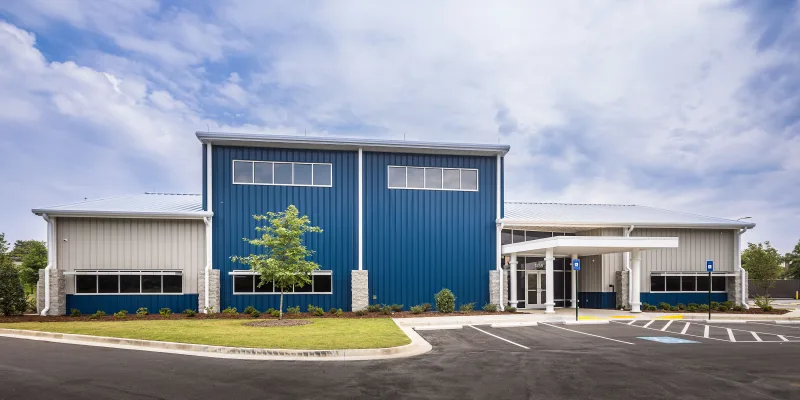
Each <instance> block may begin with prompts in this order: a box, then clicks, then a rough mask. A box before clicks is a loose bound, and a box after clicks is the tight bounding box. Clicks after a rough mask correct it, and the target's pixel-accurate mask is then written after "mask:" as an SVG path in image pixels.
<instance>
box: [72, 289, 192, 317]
mask: <svg viewBox="0 0 800 400" xmlns="http://www.w3.org/2000/svg"><path fill="white" fill-rule="evenodd" d="M197 297H198V296H197V294H182V295H178V294H169V295H135V294H132V295H116V294H115V295H103V294H98V295H74V294H68V295H67V313H69V312H70V310H72V309H73V308H77V309H78V310H80V311H81V313H82V314H94V313H95V312H96V311H97V310H100V311H104V312H105V313H106V314H112V313H115V312H117V311H120V310H126V311H128V313H129V314H133V313H135V312H136V310H138V309H139V308H141V307H145V308H147V310H148V311H150V313H157V312H158V310H160V309H162V308H169V309H170V310H172V312H174V313H182V312H183V310H186V309H190V310H194V311H197Z"/></svg>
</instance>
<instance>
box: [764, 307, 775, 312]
mask: <svg viewBox="0 0 800 400" xmlns="http://www.w3.org/2000/svg"><path fill="white" fill-rule="evenodd" d="M762 310H764V312H770V311H772V310H773V308H772V306H766V307H764V308H762Z"/></svg>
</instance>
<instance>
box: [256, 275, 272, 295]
mask: <svg viewBox="0 0 800 400" xmlns="http://www.w3.org/2000/svg"><path fill="white" fill-rule="evenodd" d="M255 279H256V293H272V281H269V282H264V284H263V285H261V287H258V285H259V284H260V283H261V277H260V276H257V277H255Z"/></svg>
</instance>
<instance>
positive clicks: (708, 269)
mask: <svg viewBox="0 0 800 400" xmlns="http://www.w3.org/2000/svg"><path fill="white" fill-rule="evenodd" d="M706 272H714V261H713V260H708V261H706Z"/></svg>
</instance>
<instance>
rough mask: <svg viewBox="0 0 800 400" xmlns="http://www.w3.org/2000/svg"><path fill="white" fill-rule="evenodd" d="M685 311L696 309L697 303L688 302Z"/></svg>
mask: <svg viewBox="0 0 800 400" xmlns="http://www.w3.org/2000/svg"><path fill="white" fill-rule="evenodd" d="M686 311H690V312H695V311H697V305H696V304H689V305H688V306H686Z"/></svg>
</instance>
